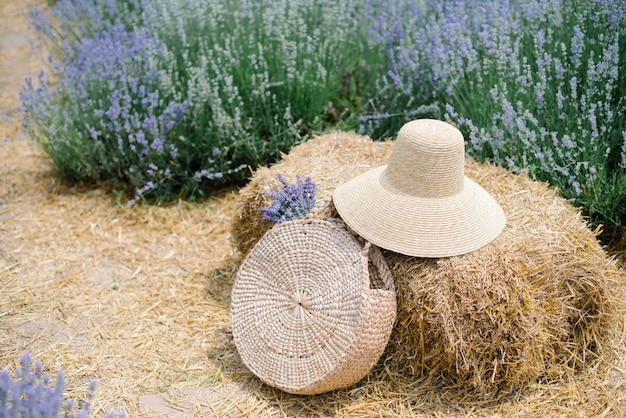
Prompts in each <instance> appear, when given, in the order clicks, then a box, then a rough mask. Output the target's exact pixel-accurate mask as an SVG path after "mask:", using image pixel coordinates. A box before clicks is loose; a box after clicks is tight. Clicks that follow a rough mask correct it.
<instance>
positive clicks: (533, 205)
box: [232, 133, 626, 399]
mask: <svg viewBox="0 0 626 418" xmlns="http://www.w3.org/2000/svg"><path fill="white" fill-rule="evenodd" d="M392 146H393V143H392V142H384V143H379V142H373V141H371V140H370V139H368V138H364V137H360V136H357V135H354V134H342V133H333V134H327V135H324V136H321V137H317V138H314V139H312V140H311V141H309V142H307V143H305V144H302V145H300V146H298V147H296V148H294V149H293V150H292V152H291V153H289V154H288V155H285V156H284V158H283V160H282V161H281V162H280V163H278V164H276V165H274V166H273V167H271V168H262V169H260V170H258V171H257V172H256V173H254V175H253V177H252V180H251V181H250V183H249V184H248V185H247V186H246V187H244V188H243V189H242V190H241V193H240V196H239V198H238V201H237V203H236V208H235V216H234V219H233V224H232V236H233V240H234V246H235V248H236V249H238V250H239V251H240V252H241V253H242V254H243V255H245V254H246V253H247V251H249V249H250V248H251V247H252V246H253V245H254V244H255V243H256V242H257V241H258V240H259V239H260V238H261V237H262V236H263V234H264V233H265V231H267V229H269V228H270V227H271V226H272V224H271V223H269V222H267V221H264V220H263V218H262V216H261V214H260V212H259V211H258V208H259V207H260V206H265V205H267V204H268V203H269V201H268V200H267V199H268V198H267V197H266V196H265V195H264V190H268V189H271V188H272V187H274V186H276V185H277V183H278V180H277V176H278V174H279V173H282V174H283V175H284V176H285V177H286V178H287V179H288V180H289V181H292V180H293V179H294V178H295V175H296V174H299V175H301V176H303V177H306V176H311V178H312V179H313V181H314V182H315V183H317V184H318V199H325V198H328V197H330V195H331V194H332V191H333V190H334V188H335V187H336V186H337V185H339V184H340V183H342V182H344V181H346V180H348V179H350V178H352V177H354V176H356V175H358V174H360V173H362V172H364V171H366V170H368V169H370V168H373V167H375V166H377V165H381V164H384V163H385V162H386V161H387V158H388V155H389V153H390V151H391V148H392ZM465 173H466V175H467V176H468V177H470V178H471V179H473V180H474V181H476V182H477V183H478V184H480V185H481V186H483V187H484V188H485V189H486V190H487V191H488V192H489V193H491V195H492V196H493V197H494V198H495V199H496V200H497V201H498V202H499V203H500V205H501V206H502V209H503V210H504V212H505V214H506V217H507V224H506V226H505V228H504V230H503V232H502V233H501V235H500V236H499V237H498V238H497V239H496V240H494V241H493V242H492V243H490V244H489V245H487V246H485V247H483V248H481V249H479V250H477V251H474V252H471V253H468V254H464V255H461V256H456V257H450V258H440V259H426V258H417V257H408V256H404V255H401V254H397V253H393V252H390V251H384V254H385V257H386V258H387V262H388V264H389V267H390V270H391V271H392V274H393V275H394V278H395V282H396V288H397V292H398V315H397V323H396V326H395V327H394V330H393V332H392V335H391V339H390V342H389V345H388V347H387V350H386V355H384V356H383V358H384V361H385V364H386V365H387V367H390V368H393V369H394V370H395V371H396V372H402V373H408V374H410V375H414V376H416V377H419V378H422V379H430V380H432V381H436V382H438V384H439V385H440V386H458V387H462V388H465V389H467V390H468V392H469V393H471V395H472V396H476V397H478V398H480V399H492V398H494V397H496V396H500V395H502V394H506V393H509V392H511V391H515V390H518V389H521V388H523V387H524V386H525V385H527V384H528V383H530V382H532V381H534V380H536V379H542V380H544V381H552V380H555V379H556V380H558V379H560V378H562V376H563V375H565V374H568V373H571V372H577V371H580V370H582V369H585V368H586V369H587V370H589V369H590V368H589V366H591V365H593V364H597V362H598V361H603V362H612V361H613V356H614V355H615V352H616V350H615V348H616V345H615V344H617V342H615V341H618V340H619V339H618V338H614V337H615V335H617V333H618V332H619V329H621V328H620V327H622V326H623V318H624V312H625V311H626V309H625V308H624V302H623V298H622V295H623V294H624V293H623V289H624V284H623V277H622V276H621V273H620V272H619V270H618V269H617V268H616V266H615V262H614V261H613V260H612V259H610V258H608V257H607V255H606V253H605V251H604V250H603V249H602V247H601V246H600V244H599V243H598V241H597V239H596V236H597V233H596V232H593V231H591V230H590V229H589V228H588V226H587V224H586V223H585V222H584V220H583V218H582V216H581V214H580V212H579V211H578V210H577V209H575V208H574V207H572V206H571V205H570V204H569V203H568V202H567V201H565V200H564V199H562V198H560V197H558V195H557V193H556V191H555V190H553V189H551V188H549V187H548V186H547V185H546V184H543V183H539V182H535V181H532V180H530V179H529V178H527V177H525V176H521V175H514V174H512V173H510V172H508V171H506V170H505V169H503V168H501V167H496V166H492V165H485V164H478V163H477V162H475V161H473V160H471V159H468V160H467V161H466V167H465ZM619 341H621V340H619Z"/></svg>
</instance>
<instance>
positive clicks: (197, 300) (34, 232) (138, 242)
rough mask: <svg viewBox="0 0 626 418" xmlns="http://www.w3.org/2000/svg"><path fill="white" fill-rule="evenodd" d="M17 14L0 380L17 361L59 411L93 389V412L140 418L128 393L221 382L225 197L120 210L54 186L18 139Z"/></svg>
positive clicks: (4, 84) (5, 45)
mask: <svg viewBox="0 0 626 418" xmlns="http://www.w3.org/2000/svg"><path fill="white" fill-rule="evenodd" d="M21 7H22V1H21V0H2V1H1V2H0V370H1V369H3V368H5V367H11V368H12V367H15V366H16V365H17V361H18V359H19V356H21V355H22V354H23V353H25V352H27V351H28V352H30V353H31V354H32V356H33V358H34V359H35V360H36V361H41V362H42V363H43V364H44V367H45V369H46V371H47V372H49V373H50V374H56V371H57V370H59V369H62V370H63V371H64V373H65V375H66V378H67V391H68V394H69V396H71V397H73V398H79V399H80V398H83V397H84V396H85V393H86V389H87V381H88V379H97V380H98V381H99V384H98V389H97V392H96V398H95V400H94V401H93V403H92V407H93V409H94V411H95V412H105V411H111V410H117V411H119V410H124V411H126V413H127V414H128V416H133V417H134V416H140V415H141V414H140V411H139V403H138V397H139V396H141V395H142V394H150V393H160V392H163V391H166V390H168V389H180V390H184V389H189V388H196V387H200V386H206V385H207V384H209V383H210V384H213V385H215V384H218V383H220V382H222V381H224V380H226V379H227V378H226V377H225V376H226V375H225V370H226V369H224V363H223V362H222V363H220V364H218V363H217V360H216V359H218V358H222V357H223V355H222V354H220V353H221V350H223V347H227V346H228V344H229V333H228V328H229V319H228V312H227V299H228V292H229V288H228V282H227V281H226V280H225V274H227V273H228V271H229V269H230V270H232V263H231V261H230V258H229V257H230V253H231V245H230V243H229V241H228V225H229V220H230V210H231V209H230V208H231V206H230V203H231V202H232V199H233V193H232V192H225V193H222V194H221V195H219V196H215V197H214V198H213V199H211V200H210V201H208V202H207V203H205V204H196V205H193V206H191V205H188V204H186V203H184V202H183V203H179V204H174V205H171V206H170V207H167V208H155V207H150V208H142V207H133V208H127V207H125V206H124V205H120V204H117V203H116V202H115V201H114V200H113V196H112V195H108V194H106V193H105V192H103V191H102V190H99V189H92V190H87V191H84V190H83V191H78V190H76V189H67V188H62V187H59V185H58V182H57V179H56V178H55V175H54V169H53V167H52V165H51V163H50V161H49V160H48V158H47V157H46V156H45V155H44V154H43V153H42V152H41V151H40V149H39V147H38V146H37V145H36V144H33V142H32V141H31V140H30V139H28V138H26V137H25V136H24V135H22V134H21V133H20V115H19V112H18V110H17V109H18V106H19V104H20V101H19V97H18V93H19V90H20V86H21V84H22V83H23V79H24V76H26V75H35V74H37V73H38V72H39V71H40V69H41V68H42V65H41V64H40V63H39V62H38V60H37V59H36V58H35V57H34V56H33V54H32V53H31V50H30V46H29V43H28V40H27V38H26V36H27V34H28V31H27V28H26V25H25V23H24V18H23V15H22V12H21ZM231 351H232V350H231ZM226 364H228V363H226ZM234 367H236V366H234Z"/></svg>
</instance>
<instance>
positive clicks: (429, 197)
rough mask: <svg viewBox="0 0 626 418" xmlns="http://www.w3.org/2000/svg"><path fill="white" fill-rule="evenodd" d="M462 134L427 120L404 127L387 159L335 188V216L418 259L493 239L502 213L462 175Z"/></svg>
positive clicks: (384, 245) (371, 238)
mask: <svg viewBox="0 0 626 418" xmlns="http://www.w3.org/2000/svg"><path fill="white" fill-rule="evenodd" d="M464 164H465V146H464V141H463V134H462V133H461V132H460V131H459V130H458V129H457V128H455V127H454V126H452V125H450V124H448V123H446V122H442V121H438V120H431V119H420V120H415V121H412V122H408V123H407V124H405V125H404V126H403V127H402V129H400V132H399V133H398V137H397V139H396V143H395V145H394V148H393V151H392V152H391V155H390V157H389V163H388V164H387V165H385V166H381V167H377V168H374V169H372V170H369V171H367V172H365V173H363V174H361V175H359V176H357V177H355V178H353V179H351V180H349V181H348V182H346V183H344V184H342V185H340V186H339V187H337V189H336V190H335V191H334V193H333V201H334V203H335V206H336V208H337V211H338V212H339V215H341V218H342V219H343V220H344V221H345V222H346V224H348V226H349V227H350V228H351V229H352V230H354V231H355V232H356V233H357V234H359V235H361V236H362V237H363V238H365V239H366V240H368V241H370V242H371V243H372V244H375V245H377V246H379V247H381V248H384V249H387V250H391V251H394V252H397V253H400V254H405V255H410V256H417V257H433V258H434V257H449V256H454V255H460V254H465V253H468V252H470V251H473V250H476V249H478V248H481V247H483V246H484V245H486V244H488V243H489V242H491V241H492V240H494V239H495V238H496V237H497V236H498V235H499V234H500V232H501V231H502V229H503V228H504V225H505V223H506V217H505V215H504V212H503V211H502V208H501V207H500V205H499V204H498V203H497V202H496V201H495V200H494V199H493V197H492V196H491V195H490V194H489V193H487V191H486V190H484V189H483V188H482V187H481V186H479V185H478V184H477V183H475V182H474V181H473V180H471V179H469V178H467V177H466V176H465V168H464Z"/></svg>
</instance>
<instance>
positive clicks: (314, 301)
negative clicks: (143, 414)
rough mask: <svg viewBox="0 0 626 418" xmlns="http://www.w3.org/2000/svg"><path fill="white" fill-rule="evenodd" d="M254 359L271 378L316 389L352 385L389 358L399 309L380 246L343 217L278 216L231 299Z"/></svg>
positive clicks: (257, 370) (253, 366) (243, 347)
mask: <svg viewBox="0 0 626 418" xmlns="http://www.w3.org/2000/svg"><path fill="white" fill-rule="evenodd" d="M231 317H232V328H233V337H234V341H235V345H236V346H237V350H238V351H239V354H240V356H241V359H242V360H243V362H244V364H245V365H246V366H247V367H248V369H250V371H251V372H252V373H254V374H255V375H256V376H257V377H258V378H259V379H261V380H262V381H263V382H265V383H266V384H268V385H270V386H273V387H276V388H279V389H281V390H283V391H285V392H289V393H294V394H301V395H313V394H319V393H323V392H328V391H331V390H335V389H339V388H344V387H347V386H350V385H352V384H354V383H356V382H357V381H359V380H360V379H362V378H363V377H364V376H365V375H367V373H368V372H369V371H370V370H371V369H372V367H373V366H374V365H375V364H376V362H377V361H378V359H379V358H380V356H381V354H382V352H383V350H384V349H385V346H386V345H387V342H388V340H389V336H390V334H391V330H392V328H393V324H394V321H395V317H396V292H395V288H394V284H393V278H392V277H391V274H390V273H389V270H388V267H387V264H386V262H385V260H384V258H383V256H382V254H381V252H380V251H379V250H378V248H376V247H374V246H372V245H370V244H369V243H367V242H364V243H363V244H361V243H360V242H359V240H358V239H357V238H356V237H355V236H354V235H353V234H352V233H350V232H349V231H348V230H346V228H345V225H344V224H343V222H342V221H340V220H338V219H315V218H309V219H304V220H297V221H290V222H285V223H282V224H280V225H276V226H274V227H273V228H272V229H270V230H269V231H268V232H267V233H266V234H265V235H264V236H263V238H262V239H261V240H260V241H259V242H258V243H257V245H256V246H255V247H254V248H253V249H252V251H251V252H250V253H249V254H248V256H247V257H246V258H245V260H244V261H243V263H242V265H241V267H240V268H239V271H238V272H237V275H236V277H235V282H234V285H233V291H232V299H231Z"/></svg>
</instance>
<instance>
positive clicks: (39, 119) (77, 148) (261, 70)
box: [22, 0, 359, 203]
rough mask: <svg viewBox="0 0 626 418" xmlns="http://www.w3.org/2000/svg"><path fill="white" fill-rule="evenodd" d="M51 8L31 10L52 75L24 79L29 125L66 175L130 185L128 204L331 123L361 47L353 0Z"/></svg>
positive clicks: (224, 178) (225, 169)
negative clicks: (332, 106) (331, 107)
mask: <svg viewBox="0 0 626 418" xmlns="http://www.w3.org/2000/svg"><path fill="white" fill-rule="evenodd" d="M51 3H53V4H54V5H53V6H51V7H49V8H47V7H45V6H37V7H31V8H30V20H31V23H32V26H33V27H34V29H35V30H36V32H37V34H38V36H39V39H38V40H39V42H40V44H41V45H43V47H42V50H46V51H50V52H52V54H53V55H52V56H51V58H50V60H49V61H50V62H49V67H50V68H51V69H52V71H51V73H52V74H51V75H52V77H51V78H52V79H53V82H52V83H50V84H48V83H47V80H46V79H42V80H41V84H40V85H39V86H34V85H33V82H32V81H31V80H28V81H27V84H26V86H25V88H24V90H23V92H22V101H23V105H24V106H23V107H24V125H25V127H26V129H27V131H28V132H29V134H30V135H31V136H32V137H34V138H35V139H36V140H37V141H38V142H40V143H41V144H42V145H43V147H44V149H45V151H46V152H47V153H48V155H50V157H51V158H52V159H53V161H54V162H55V163H56V165H57V166H58V167H59V168H60V169H61V172H62V174H67V175H69V176H71V177H74V178H78V179H81V180H91V181H102V180H104V181H109V182H116V183H117V182H119V183H122V185H124V184H128V183H129V184H130V185H131V186H132V190H128V191H130V192H131V196H132V193H135V197H134V199H132V200H131V203H132V202H134V201H136V200H138V199H142V198H144V197H145V198H152V197H156V198H157V200H159V199H161V200H162V199H169V198H171V197H173V196H187V197H194V196H198V195H202V194H203V190H204V189H205V188H207V187H215V186H220V185H223V184H224V183H229V182H230V183H239V182H241V181H244V180H245V179H246V176H247V173H248V168H249V167H252V168H254V167H257V166H259V165H266V164H268V163H271V162H273V161H275V160H276V158H278V157H279V156H280V153H281V152H286V151H288V150H289V149H290V148H291V147H292V146H294V145H295V144H296V143H297V141H299V140H300V139H301V138H306V137H307V136H308V135H310V134H311V133H312V132H313V130H314V129H315V130H317V129H319V128H321V127H323V124H324V120H323V117H324V114H325V107H326V106H327V105H328V103H329V102H331V101H332V100H334V99H335V98H336V95H337V91H339V84H340V82H341V79H342V74H341V71H342V70H344V69H346V68H352V67H353V62H354V60H355V58H354V55H355V54H354V53H353V50H351V49H350V48H349V47H350V46H351V45H357V43H358V40H356V39H354V36H353V35H354V32H355V29H356V28H358V25H359V21H358V19H354V17H355V15H356V11H357V9H358V2H357V1H356V0H350V1H345V2H326V1H325V2H311V1H310V0H293V1H290V2H285V1H282V0H261V1H251V0H237V1H236V2H233V1H231V0H216V1H204V0H173V1H163V0H57V1H55V2H51ZM330 27H332V31H333V36H332V37H328V36H326V35H325V34H326V33H327V30H328V28H330ZM215 149H217V150H218V152H217V154H215V153H214V150H215ZM154 167H156V169H155V168H154ZM123 187H124V186H123Z"/></svg>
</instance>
